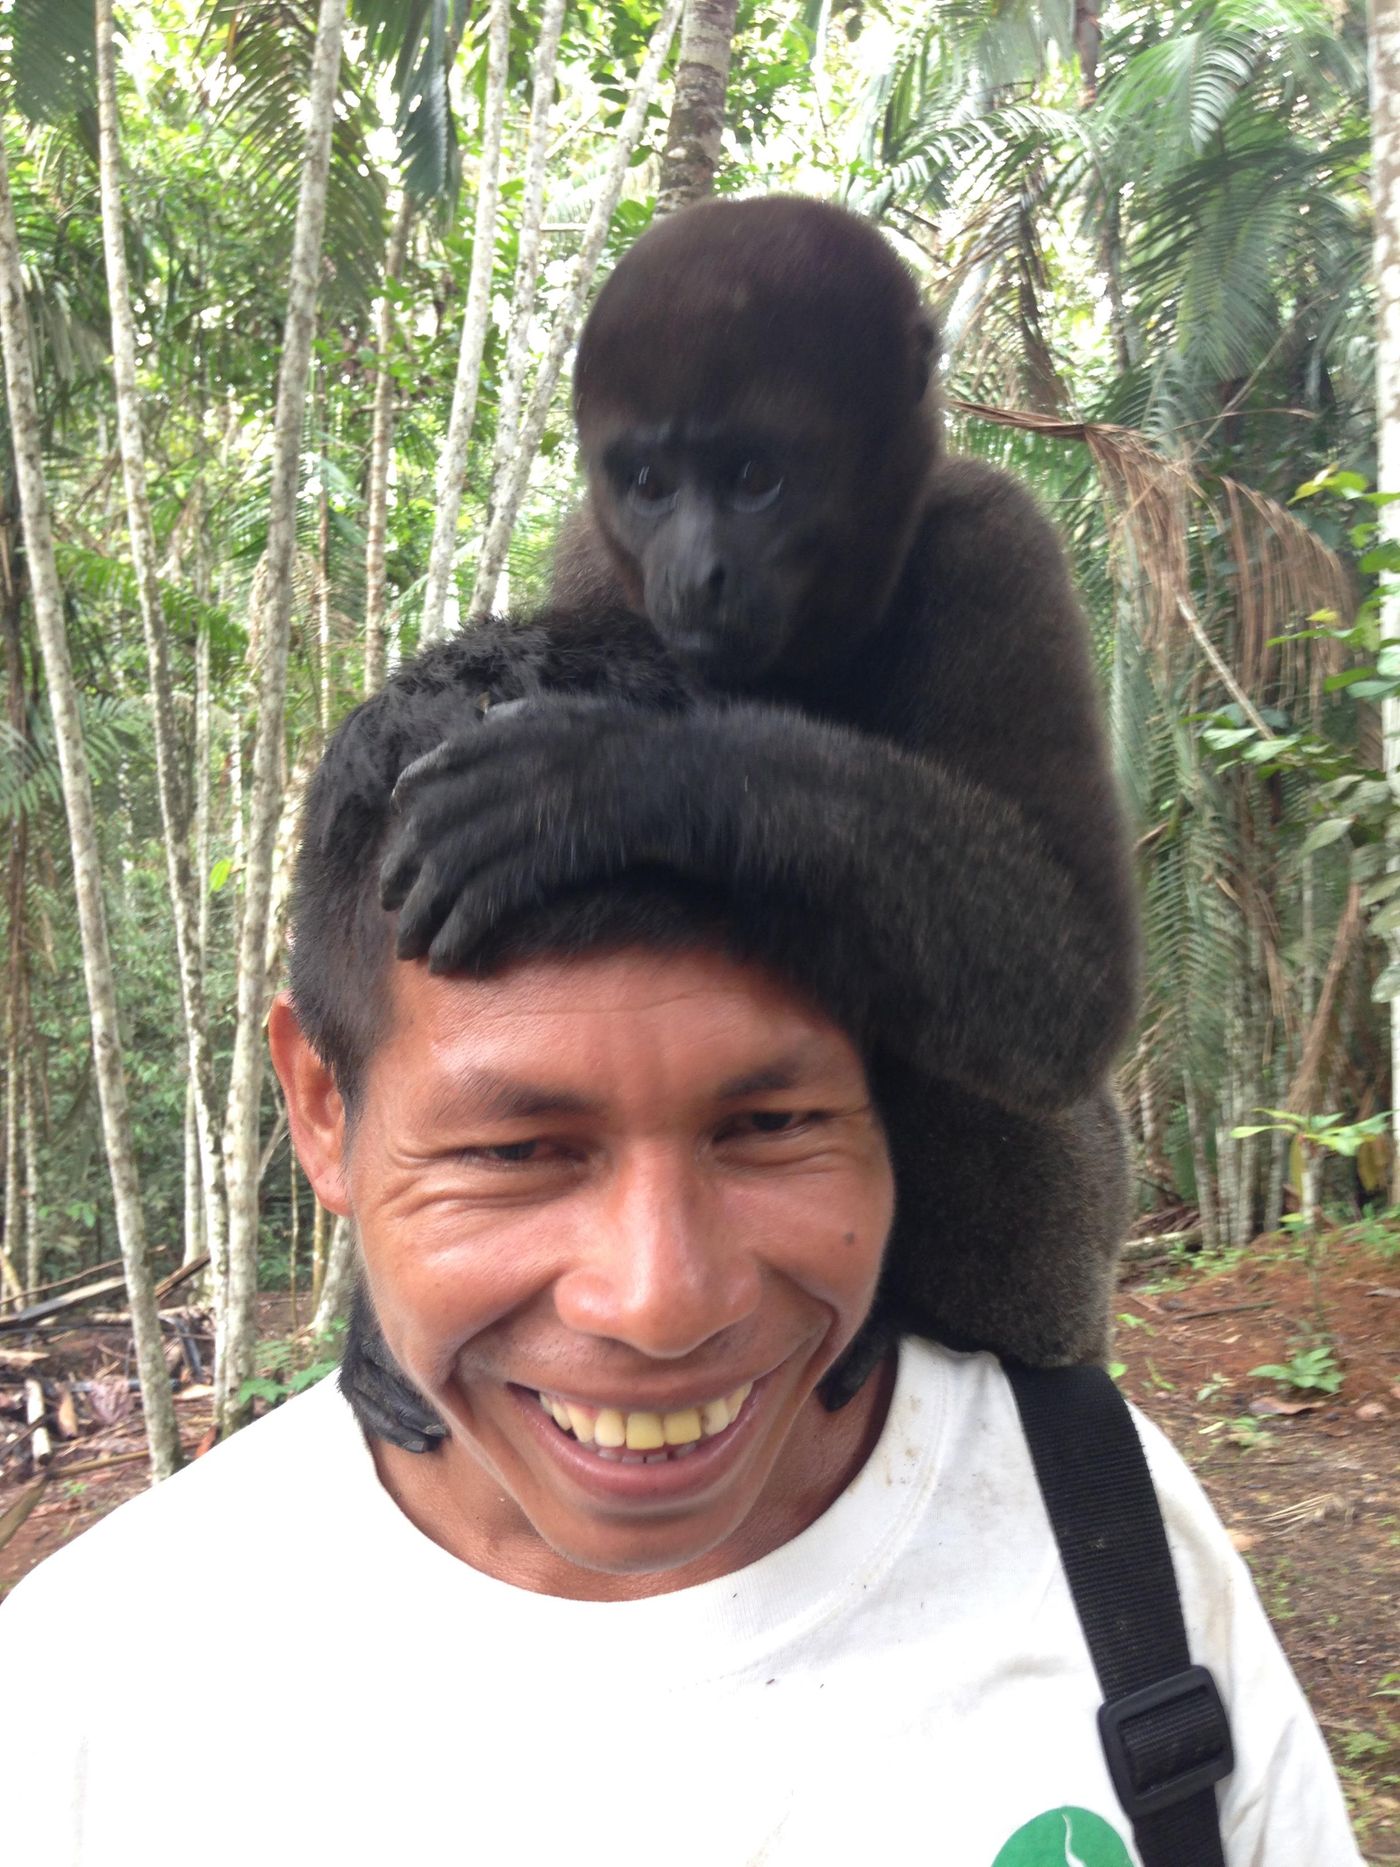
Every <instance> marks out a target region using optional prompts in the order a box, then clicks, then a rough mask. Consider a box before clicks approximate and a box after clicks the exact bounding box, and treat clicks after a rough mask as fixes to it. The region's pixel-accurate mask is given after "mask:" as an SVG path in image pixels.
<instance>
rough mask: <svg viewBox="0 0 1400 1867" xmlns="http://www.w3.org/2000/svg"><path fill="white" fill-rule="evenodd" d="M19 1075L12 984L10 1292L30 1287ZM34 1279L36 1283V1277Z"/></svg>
mask: <svg viewBox="0 0 1400 1867" xmlns="http://www.w3.org/2000/svg"><path fill="white" fill-rule="evenodd" d="M21 1077H22V1066H21V1064H20V1048H19V1014H18V1012H17V1010H16V1008H15V994H14V990H13V987H12V988H11V991H10V1002H9V1005H8V1006H7V1008H6V1016H5V1216H4V1220H3V1225H4V1232H3V1235H2V1236H3V1241H4V1249H5V1264H6V1267H7V1269H8V1276H7V1277H6V1279H5V1282H6V1283H7V1284H9V1286H10V1288H11V1291H12V1292H13V1291H14V1286H15V1285H16V1284H19V1283H22V1284H23V1286H24V1288H25V1289H26V1290H28V1289H29V1288H30V1281H29V1277H28V1275H27V1273H26V1272H25V1271H24V1199H23V1197H22V1193H21V1186H22V1182H23V1179H24V1166H23V1162H22V1160H21V1156H20V1123H21V1119H22V1117H21V1110H20V1104H21V1102H22V1101H23V1097H24V1090H23V1088H22V1086H21ZM34 1281H35V1283H37V1282H38V1279H37V1278H35V1279H34ZM3 1298H4V1288H3V1286H0V1302H3Z"/></svg>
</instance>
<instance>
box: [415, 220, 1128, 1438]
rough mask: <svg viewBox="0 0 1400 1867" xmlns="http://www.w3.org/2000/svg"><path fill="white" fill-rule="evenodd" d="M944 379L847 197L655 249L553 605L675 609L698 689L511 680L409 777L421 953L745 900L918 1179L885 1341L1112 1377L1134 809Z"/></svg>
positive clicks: (653, 237) (671, 240)
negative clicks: (663, 695) (551, 904)
mask: <svg viewBox="0 0 1400 1867" xmlns="http://www.w3.org/2000/svg"><path fill="white" fill-rule="evenodd" d="M936 362H937V335H936V328H935V325H934V322H933V320H932V319H931V318H930V317H929V316H928V315H927V313H926V312H925V310H924V308H923V306H922V304H921V302H920V298H919V294H918V291H917V288H916V286H915V284H914V281H913V279H912V276H911V275H910V274H909V273H908V271H907V270H906V269H905V267H904V266H903V264H902V262H901V261H900V260H899V259H898V257H897V255H896V254H895V253H894V251H893V249H892V248H891V247H890V246H889V245H888V244H887V243H886V241H885V240H884V239H883V237H882V236H881V235H880V234H879V233H878V232H877V231H876V230H875V229H874V228H873V227H871V226H870V225H869V224H868V223H866V222H864V221H862V220H860V219H859V218H858V217H856V216H855V215H853V214H850V213H848V212H847V211H845V210H843V209H840V208H837V207H834V206H830V205H827V204H823V203H819V202H816V201H809V200H803V199H798V198H795V197H783V196H773V197H766V198H762V199H755V200H742V201H734V200H719V201H712V202H708V203H704V204H702V205H700V206H697V207H693V208H690V209H687V210H686V211H685V212H683V213H681V214H677V215H675V216H674V217H672V218H670V219H668V220H666V221H663V222H661V223H659V224H657V225H656V226H654V227H653V228H652V229H651V230H650V231H649V232H648V233H646V234H645V235H644V236H643V237H642V239H641V240H639V241H638V242H637V244H636V245H635V246H634V247H633V248H632V249H631V250H630V251H629V252H628V253H627V254H626V255H625V256H624V258H623V259H622V261H621V262H620V263H619V265H618V266H617V268H616V269H615V270H614V272H613V273H612V275H611V277H610V278H609V279H608V280H607V282H606V283H605V284H604V286H603V287H602V289H601V291H600V293H599V295H598V298H597V300H596V303H595V305H594V308H593V310H592V312H591V314H590V316H589V318H588V320H587V322H586V325H585V328H584V331H583V333H582V336H581V339H580V342H579V347H578V353H577V360H576V366H575V377H574V407H575V415H576V420H577V425H578V437H579V447H580V454H581V458H582V462H583V466H584V471H585V477H586V486H587V492H586V498H585V501H584V504H583V506H582V508H581V509H580V511H579V512H578V513H577V514H576V515H575V517H574V519H573V520H572V521H571V522H570V524H569V525H568V526H567V527H566V529H565V532H564V535H563V538H562V542H561V546H560V551H559V557H558V561H557V566H556V576H555V589H554V593H553V598H554V602H555V605H556V612H557V617H558V619H559V620H558V623H557V626H562V627H563V628H565V629H567V628H568V626H569V625H568V623H567V620H565V619H566V618H567V616H568V615H569V614H570V613H571V612H579V613H584V614H588V613H595V614H596V613H598V612H599V611H605V610H606V609H607V607H608V606H609V605H619V604H620V605H621V607H622V608H623V609H624V610H625V611H627V612H630V613H631V614H633V615H635V616H639V617H645V618H646V620H647V621H648V622H649V623H650V625H651V627H652V628H653V630H654V631H655V632H656V636H657V638H658V640H659V642H660V644H661V645H662V647H663V648H664V649H665V651H666V652H667V653H668V654H669V656H671V657H672V658H673V659H674V661H675V663H676V664H678V665H679V667H680V668H681V669H683V670H684V671H685V673H686V674H687V676H688V677H689V678H690V679H691V681H692V682H694V683H698V685H699V688H700V693H699V696H698V697H697V698H695V699H693V700H691V701H689V702H688V703H687V704H686V705H684V706H682V707H680V708H678V709H676V710H673V711H669V712H666V713H664V714H658V713H656V712H655V711H653V710H651V709H649V708H647V707H644V706H643V707H637V706H636V705H634V704H632V703H630V702H628V701H621V700H618V699H617V698H603V699H600V698H599V697H598V696H597V695H595V694H590V693H583V692H577V691H572V690H571V689H570V687H569V686H568V685H567V684H566V685H564V686H562V687H560V686H553V687H551V686H549V685H548V684H547V683H546V684H545V685H543V686H537V687H536V688H534V689H532V690H531V691H532V692H533V693H534V695H535V698H534V699H530V697H529V695H528V694H522V693H520V692H515V691H512V692H510V693H507V692H506V691H505V690H504V689H502V690H501V698H502V699H503V700H504V701H505V702H506V704H505V705H504V706H503V707H500V708H497V709H495V710H494V712H493V711H492V710H488V711H487V712H486V713H485V716H484V718H482V719H481V720H479V721H474V722H472V724H471V725H470V726H469V727H468V728H467V729H466V730H464V731H462V732H460V733H457V734H455V735H453V736H452V737H451V738H449V739H448V740H447V741H445V742H444V744H443V745H442V746H440V747H439V748H437V750H436V751H435V752H433V753H430V754H429V755H428V756H427V757H426V758H424V759H420V760H419V761H417V763H416V764H415V765H414V767H412V768H411V769H410V770H409V771H408V772H407V773H406V774H405V776H404V778H403V779H402V780H401V781H400V785H399V800H400V803H401V806H402V810H403V818H402V822H401V826H400V829H399V832H398V835H397V838H396V841H395V843H394V845H393V847H392V848H391V849H390V851H389V854H388V856H387V858H386V860H385V863H384V868H383V888H382V899H383V903H384V905H385V907H386V908H391V909H397V910H398V912H399V925H398V952H399V955H400V957H402V958H421V957H423V956H425V955H426V956H427V957H428V958H429V960H430V963H431V964H432V965H433V967H434V968H436V969H442V970H449V969H453V968H456V967H460V966H468V967H470V966H471V964H472V963H473V957H474V955H478V954H479V952H480V950H481V948H482V943H483V942H484V941H487V940H489V937H490V931H491V929H492V927H493V926H495V925H496V924H498V923H499V922H500V921H501V920H502V919H505V918H508V917H509V916H510V915H511V914H513V913H516V912H518V911H520V910H523V909H525V908H527V907H528V906H530V904H532V903H534V902H537V901H539V900H540V899H542V898H544V897H546V896H548V895H549V894H550V893H551V892H553V891H556V890H559V889H562V888H567V887H569V886H570V885H572V884H575V883H581V882H585V881H589V880H594V879H596V878H598V877H599V876H602V875H606V874H610V873H619V872H621V871H623V870H626V869H629V868H632V867H635V866H638V865H643V866H645V865H654V866H659V867H662V868H666V869H669V870H672V871H675V872H677V873H681V874H685V875H690V876H694V877H699V878H703V879H705V880H707V881H709V882H712V883H714V884H716V885H718V886H723V887H725V888H726V889H727V892H728V900H729V903H730V913H731V916H732V922H733V927H734V931H735V938H736V939H737V940H738V942H739V943H740V945H741V946H742V948H743V950H744V951H745V952H747V953H748V954H750V955H751V956H752V957H753V958H755V959H756V960H758V961H760V962H762V963H766V964H769V965H772V966H773V967H775V968H776V969H777V970H779V971H780V972H782V973H785V974H786V975H787V976H789V977H791V978H793V979H794V981H795V982H796V983H798V984H799V985H801V986H805V987H806V988H807V989H809V990H810V991H811V993H812V994H813V996H814V997H815V998H816V999H817V1000H818V1002H820V1003H822V1004H823V1005H825V1006H827V1007H828V1008H830V1009H831V1010H832V1012H833V1015H835V1016H836V1017H837V1018H838V1021H840V1022H842V1023H843V1024H844V1025H845V1027H846V1028H847V1029H848V1030H850V1031H851V1032H852V1034H853V1035H855V1036H856V1037H857V1039H858V1041H860V1042H861V1043H862V1044H863V1045H864V1046H865V1049H866V1053H867V1055H868V1056H870V1058H871V1059H872V1073H873V1076H874V1078H875V1080H876V1082H877V1083H882V1084H883V1085H884V1091H883V1094H882V1095H881V1096H878V1097H877V1099H878V1100H880V1103H881V1107H882V1111H883V1112H884V1113H885V1117H886V1121H887V1125H888V1127H889V1131H890V1140H891V1150H892V1155H893V1158H894V1162H895V1170H896V1184H897V1188H898V1200H897V1213H896V1221H895V1231H894V1234H893V1236H892V1238H891V1242H890V1247H889V1251H888V1254H887V1269H886V1275H885V1279H884V1284H883V1287H882V1295H881V1298H880V1300H879V1304H878V1305H877V1309H878V1311H879V1315H878V1316H877V1317H876V1318H874V1319H872V1327H871V1332H870V1337H869V1344H868V1355H867V1360H869V1359H870V1357H871V1356H873V1357H875V1358H878V1352H879V1350H880V1344H881V1343H882V1342H885V1341H887V1340H888V1337H889V1333H890V1331H891V1330H892V1329H895V1328H916V1329H918V1330H920V1331H921V1332H924V1333H931V1334H934V1335H936V1336H938V1337H940V1338H941V1339H943V1340H945V1341H948V1342H950V1343H951V1344H952V1345H954V1346H958V1347H977V1346H983V1347H992V1348H995V1349H997V1350H998V1351H1000V1352H1002V1353H1004V1354H1008V1355H1010V1356H1012V1357H1013V1358H1016V1359H1020V1360H1024V1361H1026V1362H1029V1363H1031V1364H1033V1365H1057V1364H1063V1363H1071V1362H1077V1361H1087V1360H1093V1359H1100V1358H1102V1356H1103V1354H1104V1352H1105V1349H1106V1339H1107V1323H1108V1309H1109V1301H1108V1299H1109V1294H1110V1290H1111V1280H1112V1273H1113V1267H1114V1262H1115V1257H1116V1251H1117V1247H1118V1245H1119V1242H1120V1241H1121V1237H1122V1233H1123V1231H1124V1230H1125V1228H1126V1219H1127V1163H1126V1151H1125V1146H1124V1139H1123V1132H1122V1123H1121V1117H1120V1115H1119V1112H1118V1108H1117V1104H1116V1100H1115V1097H1114V1092H1113V1089H1112V1084H1111V1077H1110V1069H1111V1065H1112V1062H1113V1058H1114V1054H1115V1052H1116V1050H1117V1049H1118V1047H1119V1045H1120V1043H1121V1041H1122V1039H1123V1037H1124V1036H1125V1034H1126V1032H1127V1030H1128V1028H1129V1026H1130V1023H1131V1020H1132V1017H1133V1014H1134V1008H1135V996H1136V978H1137V966H1138V952H1137V925H1136V912H1135V904H1134V891H1133V884H1132V876H1131V863H1130V852H1129V845H1128V838H1127V832H1126V825H1125V821H1124V818H1123V814H1122V810H1121V807H1120V804H1119V800H1118V795H1117V790H1116V786H1115V784H1114V781H1113V776H1112V772H1111V767H1110V761H1109V757H1108V752H1107V746H1106V740H1105V735H1104V731H1103V726H1102V722H1101V719H1100V714H1099V706H1098V698H1097V692H1096V685H1095V680H1094V673H1093V668H1092V662H1091V656H1090V652H1089V644H1088V636H1087V629H1086V627H1085V624H1084V620H1083V618H1082V615H1081V613H1080V610H1079V607H1078V604H1077V601H1076V599H1075V596H1074V593H1073V589H1072V586H1071V582H1070V577H1069V572H1068V567H1067V565H1066V562H1065V559H1064V555H1063V553H1062V551H1061V548H1060V546H1059V543H1058V540H1057V539H1056V537H1055V534H1054V532H1053V530H1052V528H1051V527H1050V525H1049V524H1048V522H1047V521H1046V520H1045V518H1044V517H1043V516H1042V514H1041V513H1040V511H1039V509H1038V507H1037V506H1036V504H1035V502H1034V501H1033V499H1032V498H1031V496H1030V495H1029V494H1028V493H1027V492H1026V491H1025V490H1024V489H1023V488H1022V487H1021V486H1020V485H1019V484H1018V483H1017V482H1016V481H1015V480H1013V479H1012V478H1010V477H1009V476H1007V475H1005V474H1003V473H1001V472H999V471H997V470H996V469H994V468H992V467H990V466H986V465H984V464H982V463H980V462H977V461H975V460H970V459H959V458H956V457H953V456H950V455H948V454H946V453H945V452H944V450H943V447H942V441H941V434H940V429H939V422H938V411H937V393H936V385H935V368H936ZM517 686H518V683H517ZM519 701H524V702H525V704H511V703H512V702H519ZM859 1361H860V1358H859V1357H857V1358H855V1359H854V1360H853V1363H852V1367H853V1369H854V1372H853V1374H852V1376H851V1380H850V1381H849V1382H848V1383H847V1386H848V1387H849V1391H854V1387H855V1386H856V1385H858V1384H859V1379H860V1378H861V1374H862V1371H861V1368H860V1365H859ZM841 1397H842V1396H841V1395H840V1394H839V1393H837V1394H834V1400H835V1401H837V1402H839V1399H840V1398H841ZM829 1404H831V1403H829Z"/></svg>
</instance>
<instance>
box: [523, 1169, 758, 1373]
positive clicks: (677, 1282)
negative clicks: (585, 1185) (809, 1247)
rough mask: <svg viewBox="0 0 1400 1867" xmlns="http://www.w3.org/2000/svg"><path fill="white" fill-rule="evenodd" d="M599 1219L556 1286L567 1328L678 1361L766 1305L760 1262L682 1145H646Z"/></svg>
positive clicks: (601, 1201)
mask: <svg viewBox="0 0 1400 1867" xmlns="http://www.w3.org/2000/svg"><path fill="white" fill-rule="evenodd" d="M591 1216H592V1222H591V1224H590V1226H589V1227H588V1230H587V1233H586V1235H582V1236H579V1237H578V1240H577V1246H576V1251H575V1258H574V1262H573V1263H572V1264H571V1265H570V1266H569V1268H568V1269H567V1270H566V1271H565V1273H564V1275H563V1276H562V1277H560V1278H559V1279H558V1280H557V1282H556V1284H555V1304H556V1307H557V1309H558V1312H559V1316H560V1320H561V1321H562V1322H563V1323H565V1325H566V1326H567V1327H569V1328H571V1329H576V1330H578V1331H579V1332H580V1333H582V1334H585V1335H596V1336H607V1337H610V1338H611V1339H612V1340H614V1341H618V1342H626V1343H627V1344H628V1345H629V1346H630V1347H632V1348H635V1349H636V1350H638V1352H639V1353H641V1354H644V1355H649V1356H652V1357H654V1358H655V1359H657V1360H678V1359H680V1358H681V1357H683V1356H685V1355H689V1354H692V1353H694V1351H695V1350H696V1349H698V1348H700V1347H701V1346H702V1345H703V1344H704V1343H705V1342H707V1341H709V1340H710V1339H711V1338H712V1337H714V1336H716V1335H718V1334H720V1332H721V1331H722V1330H724V1329H727V1328H730V1327H732V1326H733V1325H734V1324H735V1323H738V1322H742V1321H743V1320H744V1318H745V1317H746V1316H749V1315H751V1314H752V1313H753V1311H754V1310H755V1309H756V1308H757V1306H758V1302H759V1297H760V1294H761V1285H762V1273H761V1270H760V1267H759V1265H758V1264H757V1263H756V1262H755V1260H754V1257H753V1255H752V1254H751V1253H750V1252H749V1251H747V1250H746V1249H744V1247H743V1246H742V1244H741V1242H740V1241H739V1240H738V1239H737V1238H735V1237H734V1235H733V1232H732V1227H730V1226H728V1225H726V1224H725V1222H724V1218H723V1214H722V1212H721V1210H720V1202H719V1201H718V1199H717V1198H716V1197H715V1194H714V1191H713V1189H712V1188H711V1187H709V1186H708V1185H707V1183H706V1176H705V1174H704V1172H703V1169H702V1167H701V1166H700V1164H699V1163H698V1162H696V1161H695V1160H694V1159H693V1158H686V1157H685V1155H684V1151H683V1150H681V1149H672V1148H669V1147H657V1148H655V1149H647V1150H644V1151H641V1152H639V1153H638V1154H637V1155H635V1156H634V1157H632V1158H630V1159H628V1160H627V1161H626V1162H624V1163H621V1164H620V1165H619V1166H618V1168H617V1170H616V1171H615V1172H614V1173H613V1174H612V1175H611V1176H610V1177H609V1179H608V1180H607V1182H606V1183H605V1185H604V1186H603V1187H602V1188H600V1189H599V1196H598V1199H597V1203H596V1205H595V1206H594V1209H593V1214H592V1215H591Z"/></svg>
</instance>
